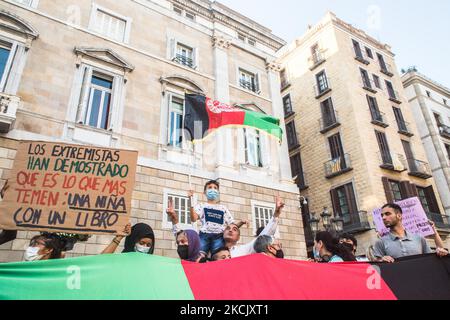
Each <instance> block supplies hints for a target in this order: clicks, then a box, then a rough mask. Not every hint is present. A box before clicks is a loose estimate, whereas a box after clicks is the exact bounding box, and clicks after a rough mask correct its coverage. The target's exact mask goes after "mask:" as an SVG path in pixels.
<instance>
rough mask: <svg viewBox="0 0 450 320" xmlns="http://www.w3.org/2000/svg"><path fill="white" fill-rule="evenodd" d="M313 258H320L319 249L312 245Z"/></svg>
mask: <svg viewBox="0 0 450 320" xmlns="http://www.w3.org/2000/svg"><path fill="white" fill-rule="evenodd" d="M313 254H314V259H320V253H319V250H317V249H316V246H314V247H313Z"/></svg>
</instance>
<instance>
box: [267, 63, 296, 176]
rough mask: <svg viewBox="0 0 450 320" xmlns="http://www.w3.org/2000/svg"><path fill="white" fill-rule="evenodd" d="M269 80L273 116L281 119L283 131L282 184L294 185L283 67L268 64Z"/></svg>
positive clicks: (280, 154)
mask: <svg viewBox="0 0 450 320" xmlns="http://www.w3.org/2000/svg"><path fill="white" fill-rule="evenodd" d="M266 69H267V76H268V79H269V89H270V97H271V100H272V111H273V115H274V116H275V117H277V118H279V119H280V126H281V128H282V129H283V142H282V144H281V146H279V151H278V152H277V153H278V159H279V161H278V162H279V166H280V168H279V172H280V182H282V183H283V182H284V183H292V173H291V164H290V160H289V150H288V145H287V136H286V126H285V124H284V110H283V99H282V98H281V90H280V88H281V83H280V71H281V66H280V65H279V64H277V63H275V62H268V63H267V65H266Z"/></svg>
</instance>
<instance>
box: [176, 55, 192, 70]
mask: <svg viewBox="0 0 450 320" xmlns="http://www.w3.org/2000/svg"><path fill="white" fill-rule="evenodd" d="M174 61H175V62H178V63H179V64H181V65H183V66H186V67H189V68H193V67H194V60H193V59H192V58H189V57H186V56H184V55H181V54H177V55H176V56H175V59H174Z"/></svg>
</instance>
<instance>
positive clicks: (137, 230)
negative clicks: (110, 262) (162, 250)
mask: <svg viewBox="0 0 450 320" xmlns="http://www.w3.org/2000/svg"><path fill="white" fill-rule="evenodd" d="M123 233H124V234H126V235H127V237H126V238H125V247H124V249H123V251H122V253H128V252H140V253H144V254H153V252H154V250H155V234H154V232H153V229H152V228H151V227H150V226H149V225H148V224H145V223H138V224H135V225H134V226H133V227H131V225H130V224H128V225H126V226H125V228H124V230H123ZM123 238H124V236H121V235H118V236H116V237H115V238H114V239H113V240H112V242H111V243H110V244H109V245H108V246H107V247H106V248H105V250H103V252H102V254H110V253H114V252H115V251H116V249H117V247H118V246H119V245H120V242H121V241H122V239H123Z"/></svg>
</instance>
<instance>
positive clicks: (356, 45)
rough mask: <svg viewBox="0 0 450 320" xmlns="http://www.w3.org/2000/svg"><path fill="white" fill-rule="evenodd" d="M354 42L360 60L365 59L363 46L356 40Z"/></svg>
mask: <svg viewBox="0 0 450 320" xmlns="http://www.w3.org/2000/svg"><path fill="white" fill-rule="evenodd" d="M352 42H353V49H355V55H356V56H357V57H358V58H363V54H362V51H361V45H360V44H359V42H358V41H356V40H352Z"/></svg>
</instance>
